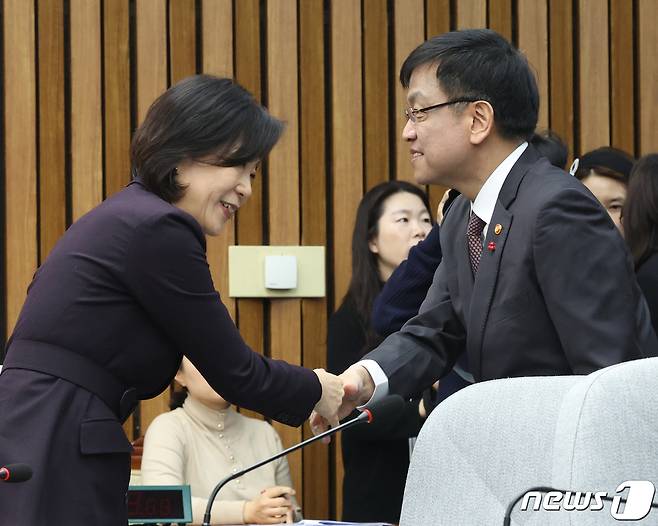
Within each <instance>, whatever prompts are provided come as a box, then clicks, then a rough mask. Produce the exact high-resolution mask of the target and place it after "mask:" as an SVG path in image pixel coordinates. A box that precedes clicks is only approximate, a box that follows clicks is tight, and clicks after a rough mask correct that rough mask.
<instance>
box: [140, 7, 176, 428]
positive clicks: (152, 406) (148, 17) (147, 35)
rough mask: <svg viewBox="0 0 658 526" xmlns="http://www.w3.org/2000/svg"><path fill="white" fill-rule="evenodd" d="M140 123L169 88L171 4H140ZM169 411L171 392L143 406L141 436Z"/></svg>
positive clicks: (146, 402) (143, 403)
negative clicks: (152, 105) (168, 22)
mask: <svg viewBox="0 0 658 526" xmlns="http://www.w3.org/2000/svg"><path fill="white" fill-rule="evenodd" d="M136 24H137V35H136V37H137V44H136V45H137V116H138V118H137V121H138V123H141V122H142V121H143V120H144V116H145V115H146V111H147V110H148V108H149V106H150V105H151V104H152V103H153V101H154V100H155V99H156V98H157V97H158V96H159V95H161V94H162V93H163V92H164V91H165V90H166V89H167V3H166V2H165V1H164V0H149V1H148V2H144V1H142V2H137V3H136ZM168 410H169V390H166V391H165V392H164V393H162V394H160V395H158V396H156V397H155V398H153V399H151V400H147V401H144V402H142V403H141V406H140V411H141V414H140V416H141V434H144V433H146V429H147V428H148V426H149V424H150V423H151V422H152V421H153V419H154V418H155V417H156V416H158V415H159V414H160V413H164V412H166V411H168Z"/></svg>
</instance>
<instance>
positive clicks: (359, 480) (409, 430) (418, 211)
mask: <svg viewBox="0 0 658 526" xmlns="http://www.w3.org/2000/svg"><path fill="white" fill-rule="evenodd" d="M431 228H432V216H431V213H430V208H429V203H428V200H427V196H426V194H425V193H424V192H423V191H422V190H421V189H420V188H418V187H417V186H414V185H413V184H411V183H407V182H404V181H390V182H386V183H382V184H379V185H377V186H375V187H373V188H372V189H370V190H369V191H368V192H367V193H366V194H365V195H364V196H363V199H362V200H361V202H360V204H359V208H358V210H357V213H356V222H355V225H354V233H353V236H352V276H351V280H350V285H349V288H348V290H347V294H346V295H345V297H344V299H343V301H342V303H341V305H340V306H339V308H338V310H336V312H335V313H334V314H333V315H332V316H331V318H330V319H329V330H328V345H327V369H328V370H329V371H330V372H331V371H334V372H336V373H339V372H341V371H344V370H345V369H346V368H347V367H349V366H350V365H352V364H353V363H355V362H357V361H359V360H360V359H361V357H362V356H363V355H364V354H365V353H367V352H368V351H369V350H371V349H372V348H373V347H375V346H376V345H377V344H378V343H379V342H380V341H381V338H380V337H379V336H378V335H377V334H376V333H375V331H373V328H372V326H371V324H370V316H371V311H372V303H373V301H374V299H375V297H376V296H377V294H378V293H379V291H380V290H381V288H382V285H383V284H384V283H385V282H386V281H387V280H388V279H389V277H390V275H391V274H392V273H393V271H394V270H395V269H396V267H397V266H398V265H399V264H400V263H401V262H402V261H403V260H404V259H406V257H407V254H408V253H409V249H410V248H411V247H413V246H415V245H416V244H417V243H419V242H420V241H422V240H423V239H425V236H427V234H428V232H429V231H430V229H431ZM419 403H420V398H419V397H417V398H414V399H412V400H410V401H408V402H407V406H406V410H405V411H404V412H403V414H401V415H400V416H399V417H398V418H397V419H395V420H394V421H391V422H384V423H383V424H384V425H374V424H373V425H370V426H357V427H354V428H351V429H347V430H345V431H343V433H342V453H343V465H344V467H345V476H344V478H343V517H342V519H343V520H345V521H360V522H366V521H372V522H374V521H387V522H392V523H397V522H398V521H399V520H400V510H401V508H402V496H403V493H404V484H405V481H406V476H407V470H408V468H409V438H410V437H415V436H416V435H417V434H418V431H419V430H420V427H421V425H422V422H423V418H422V416H421V413H420V412H419Z"/></svg>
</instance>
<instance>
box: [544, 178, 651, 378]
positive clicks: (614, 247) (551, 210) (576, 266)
mask: <svg viewBox="0 0 658 526" xmlns="http://www.w3.org/2000/svg"><path fill="white" fill-rule="evenodd" d="M533 256H534V260H535V268H536V272H537V280H538V282H539V286H540V288H541V291H542V294H543V296H544V301H545V303H546V306H547V309H548V312H549V315H550V317H551V320H552V322H553V324H554V325H555V328H556V330H557V333H558V334H559V336H560V340H561V343H562V347H563V349H564V351H565V354H566V357H567V360H568V361H569V363H570V365H571V367H572V369H573V372H574V373H575V374H588V373H590V372H592V371H594V370H597V369H600V368H602V367H606V366H608V365H612V364H615V363H619V362H623V361H626V360H631V359H635V358H640V357H642V356H643V343H642V335H643V334H644V333H645V331H646V327H638V323H637V321H636V319H637V318H636V314H637V309H636V308H634V307H635V306H638V308H645V309H646V306H642V305H641V303H643V302H641V301H640V300H641V297H640V296H639V294H640V290H639V287H638V285H637V282H636V280H635V274H634V271H633V266H632V262H631V259H630V255H629V254H628V251H627V249H626V246H625V243H624V241H623V239H622V237H621V235H620V234H619V232H618V231H617V229H616V228H615V226H614V225H613V223H612V221H610V218H609V217H608V215H607V214H606V213H605V211H604V210H603V209H602V208H601V206H600V205H599V204H598V202H596V200H595V199H594V198H593V197H591V196H589V195H584V194H583V192H581V191H579V190H577V189H573V188H571V189H565V190H563V191H561V192H559V193H558V194H557V195H556V196H554V198H552V199H550V200H548V202H547V203H546V204H545V206H544V207H543V208H542V209H541V210H540V211H539V212H538V215H537V224H536V226H535V239H534V246H533ZM565 262H566V264H565ZM629 306H630V308H629ZM645 317H646V316H645ZM646 318H648V317H646ZM640 319H642V317H640Z"/></svg>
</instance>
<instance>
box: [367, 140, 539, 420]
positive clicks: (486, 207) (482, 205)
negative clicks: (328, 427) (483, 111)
mask: <svg viewBox="0 0 658 526" xmlns="http://www.w3.org/2000/svg"><path fill="white" fill-rule="evenodd" d="M527 147H528V143H527V142H524V143H522V144H520V145H519V146H518V147H517V148H516V149H515V150H514V151H513V152H512V153H510V154H509V155H508V156H507V157H505V159H504V160H503V162H501V163H500V164H499V165H498V166H497V167H496V169H495V170H494V171H493V172H491V175H489V177H487V180H486V181H485V182H484V184H483V185H482V188H480V191H479V192H478V194H477V195H476V196H475V201H473V202H472V203H471V211H473V212H475V214H477V216H478V217H479V218H480V219H482V221H484V222H485V225H484V230H483V231H482V240H483V241H484V239H485V238H486V237H487V230H488V228H489V223H490V222H491V218H492V216H493V213H494V208H496V203H497V202H498V194H500V189H501V188H502V187H503V184H505V180H506V179H507V176H508V175H509V173H510V171H512V167H513V166H514V165H515V164H516V161H518V160H519V157H521V155H522V154H523V152H524V151H525V150H526V148H527ZM357 363H358V364H359V365H363V366H364V367H365V368H366V370H367V371H368V373H370V376H371V377H372V380H373V382H374V383H375V391H374V393H373V395H372V397H371V398H370V400H368V402H367V403H366V404H364V405H363V406H360V408H361V407H366V406H368V405H369V404H372V403H373V402H376V401H377V400H380V399H381V398H383V397H384V396H386V395H387V394H388V377H387V376H386V373H385V372H384V371H383V370H382V368H381V367H380V366H379V364H378V363H377V362H376V361H374V360H361V361H360V362H357Z"/></svg>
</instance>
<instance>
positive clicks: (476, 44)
mask: <svg viewBox="0 0 658 526" xmlns="http://www.w3.org/2000/svg"><path fill="white" fill-rule="evenodd" d="M434 64H435V65H436V78H437V79H438V81H439V86H440V87H441V89H442V90H443V91H444V92H445V94H446V95H447V97H448V99H456V98H462V97H463V98H474V99H481V100H486V101H487V102H489V104H491V106H492V107H493V110H494V119H495V121H494V122H495V125H496V129H497V130H498V133H499V134H500V135H501V136H502V137H504V138H506V139H526V140H527V139H529V138H530V137H531V136H532V134H533V132H534V131H535V127H536V126H537V116H538V113H539V91H538V89H537V81H536V79H535V75H534V74H533V72H532V70H531V69H530V66H529V65H528V61H527V59H526V58H525V56H524V55H523V54H522V53H521V52H520V51H519V50H518V49H516V48H515V47H514V46H513V45H512V44H511V43H510V42H508V41H507V40H506V39H505V38H503V37H502V36H501V35H499V34H498V33H496V32H495V31H492V30H490V29H465V30H461V31H451V32H450V33H444V34H442V35H439V36H436V37H433V38H431V39H429V40H427V41H425V42H423V43H422V44H421V45H420V46H418V47H417V48H416V49H414V50H413V51H412V52H411V54H410V55H409V56H408V57H407V59H406V60H405V61H404V64H402V69H401V70H400V82H401V83H402V86H404V87H405V88H408V87H409V81H410V79H411V74H412V73H413V71H414V70H415V69H416V68H418V67H420V66H424V65H434ZM437 102H440V101H437Z"/></svg>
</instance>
